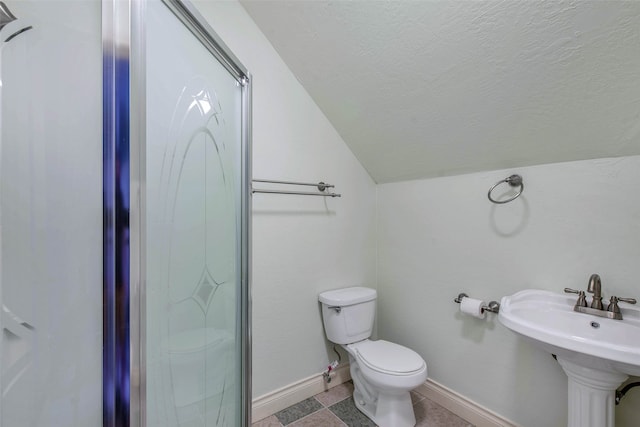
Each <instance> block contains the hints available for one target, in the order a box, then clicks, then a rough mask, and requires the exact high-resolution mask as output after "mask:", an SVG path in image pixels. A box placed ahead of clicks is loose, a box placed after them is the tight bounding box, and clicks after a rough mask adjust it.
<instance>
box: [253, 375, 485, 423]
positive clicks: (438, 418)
mask: <svg viewBox="0 0 640 427" xmlns="http://www.w3.org/2000/svg"><path fill="white" fill-rule="evenodd" d="M352 394H353V383H352V382H351V381H349V382H346V383H344V384H340V385H339V386H336V387H334V388H332V389H331V390H329V391H325V392H323V393H320V394H317V395H315V396H313V397H310V398H309V399H307V400H303V401H302V402H300V403H297V404H295V405H293V406H290V407H288V408H286V409H283V410H282V411H280V412H278V413H276V414H275V415H271V416H270V417H267V418H265V419H263V420H260V421H257V422H255V423H253V424H252V427H282V426H290V427H302V426H306V427H320V426H321V427H344V426H349V427H376V425H375V424H374V423H373V422H372V421H371V420H370V419H369V418H367V417H366V416H365V415H364V414H363V413H361V412H360V411H359V410H358V409H357V408H356V406H355V404H354V403H353V397H352ZM411 399H412V400H413V410H414V412H415V414H416V427H473V425H472V424H470V423H468V422H467V421H465V420H463V419H462V418H460V417H458V416H457V415H455V414H453V413H452V412H450V411H448V410H446V409H445V408H443V407H442V406H440V405H438V404H437V403H434V402H433V401H431V400H429V399H427V398H426V397H424V396H422V395H421V394H418V393H416V392H411Z"/></svg>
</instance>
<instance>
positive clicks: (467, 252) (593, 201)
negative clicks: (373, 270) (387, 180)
mask: <svg viewBox="0 0 640 427" xmlns="http://www.w3.org/2000/svg"><path fill="white" fill-rule="evenodd" d="M511 173H520V174H521V175H522V176H523V178H524V183H525V190H524V194H523V195H522V197H520V198H519V199H517V200H516V201H514V202H512V203H509V204H505V205H494V204H491V203H490V202H489V201H488V200H487V196H486V194H487V190H488V188H489V187H490V186H491V185H492V184H494V183H495V182H497V181H499V180H501V179H503V178H505V177H506V176H508V175H510V174H511ZM638 182H640V156H634V157H626V158H617V159H599V160H590V161H580V162H570V163H561V164H551V165H542V166H535V167H527V168H521V169H518V170H507V171H492V172H486V173H477V174H472V175H461V176H453V177H448V178H438V179H430V180H419V181H409V182H400V183H393V184H384V185H380V186H379V187H378V189H379V192H378V200H379V202H378V208H379V210H378V216H379V222H378V246H379V257H378V261H379V265H378V268H379V281H378V290H379V301H378V313H379V317H378V331H379V335H380V337H381V338H388V339H390V340H393V341H396V342H399V343H401V344H404V345H407V346H409V347H411V348H413V349H415V350H416V351H417V352H418V353H420V354H421V355H422V356H423V357H424V358H425V359H426V361H427V364H428V369H429V377H430V378H433V379H434V380H436V381H438V382H441V383H442V384H444V385H445V386H447V387H450V388H452V389H453V390H455V391H457V392H459V393H461V394H462V395H464V396H467V397H468V398H470V399H472V400H474V401H476V402H479V403H480V404H482V405H485V406H486V407H488V408H490V409H492V410H494V411H495V412H497V413H499V414H502V415H504V416H506V417H507V418H509V419H512V420H513V421H515V422H517V423H520V424H522V425H523V426H531V427H533V426H562V425H566V416H567V415H566V405H567V400H566V394H567V386H566V382H567V381H566V377H565V375H564V373H563V371H562V369H561V368H560V366H559V365H558V364H557V363H556V362H555V361H554V360H553V359H552V357H551V356H550V355H549V354H547V353H545V352H544V351H541V350H538V349H536V348H534V347H533V346H532V345H530V344H529V343H526V342H524V341H523V340H521V339H519V338H518V337H516V335H515V334H514V333H512V332H510V331H509V330H507V329H506V328H505V327H503V326H502V325H501V324H500V323H499V322H498V321H497V318H496V317H495V316H493V315H490V316H489V319H488V320H486V321H482V320H478V319H475V318H470V317H468V316H462V315H461V314H460V313H459V312H458V305H457V304H455V303H454V302H453V298H454V297H455V296H457V294H458V293H459V292H461V291H465V292H467V293H468V294H469V295H470V296H472V297H477V298H482V299H487V300H489V299H497V300H499V299H500V298H501V297H502V296H504V295H510V294H513V293H515V292H517V291H519V290H522V289H525V288H541V289H549V290H554V291H558V292H561V291H562V289H563V288H564V287H571V288H580V289H585V288H586V284H587V280H588V278H589V275H590V274H592V273H599V274H600V275H601V276H602V280H603V282H602V283H603V293H604V294H605V296H610V295H618V296H625V297H636V298H638V297H640V288H639V287H638V282H639V280H640V279H639V278H640V264H639V263H638V260H639V259H640V244H639V243H638V242H640V199H639V198H638V189H637V184H638ZM637 394H640V393H637V392H635V393H634V391H632V392H630V393H629V395H628V397H627V398H626V399H628V400H626V401H623V403H622V405H621V406H620V407H619V409H618V410H617V424H616V425H617V426H620V427H622V426H632V425H637V423H638V419H640V409H639V408H640V407H639V406H638V402H640V396H636V395H637Z"/></svg>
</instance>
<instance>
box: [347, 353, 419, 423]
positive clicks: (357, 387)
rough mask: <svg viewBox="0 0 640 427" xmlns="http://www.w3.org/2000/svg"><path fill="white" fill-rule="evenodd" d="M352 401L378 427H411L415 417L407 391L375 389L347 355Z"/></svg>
mask: <svg viewBox="0 0 640 427" xmlns="http://www.w3.org/2000/svg"><path fill="white" fill-rule="evenodd" d="M349 359H350V362H351V369H350V371H351V379H352V380H353V385H354V390H353V401H354V403H355V405H356V408H358V409H359V410H360V412H362V413H363V414H365V415H366V416H367V417H368V418H369V419H371V421H373V422H374V423H376V424H377V425H378V426H380V427H413V426H415V425H416V417H415V414H414V412H413V404H412V403H411V394H410V393H409V391H408V390H407V391H397V390H396V391H388V392H387V391H385V390H376V389H374V388H373V387H371V385H370V384H368V383H367V381H366V380H365V379H364V378H363V375H362V372H361V371H360V367H359V366H358V364H357V363H356V362H355V361H354V360H353V357H352V356H351V355H349Z"/></svg>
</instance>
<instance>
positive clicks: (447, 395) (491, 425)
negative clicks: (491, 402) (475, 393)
mask: <svg viewBox="0 0 640 427" xmlns="http://www.w3.org/2000/svg"><path fill="white" fill-rule="evenodd" d="M415 391H417V392H418V393H420V394H421V395H423V396H425V397H427V398H429V399H430V400H433V401H434V402H436V403H437V404H439V405H440V406H443V407H444V408H446V409H448V410H449V411H451V412H453V413H454V414H456V415H457V416H459V417H461V418H464V419H465V420H467V421H469V422H470V423H471V424H473V425H475V426H476V427H519V425H518V424H515V423H514V422H513V421H510V420H508V419H506V418H504V417H502V416H501V415H498V414H496V413H495V412H493V411H491V410H489V409H487V408H485V407H484V406H481V405H479V404H477V403H475V402H473V401H471V400H469V399H467V398H466V397H464V396H462V395H460V394H458V393H456V392H455V391H453V390H451V389H449V388H447V387H445V386H443V385H442V384H439V383H437V382H435V381H433V380H432V379H430V378H429V379H427V381H426V382H425V383H424V384H422V385H421V386H419V387H418V388H416V390H415Z"/></svg>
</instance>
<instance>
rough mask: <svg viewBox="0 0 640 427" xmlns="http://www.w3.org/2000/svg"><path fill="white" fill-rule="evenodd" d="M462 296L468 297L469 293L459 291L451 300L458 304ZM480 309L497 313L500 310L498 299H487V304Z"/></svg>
mask: <svg viewBox="0 0 640 427" xmlns="http://www.w3.org/2000/svg"><path fill="white" fill-rule="evenodd" d="M462 298H469V295H467V294H465V293H464V292H461V293H459V294H458V296H457V297H456V298H455V299H454V300H453V302H455V303H456V304H460V303H461V302H462ZM482 311H490V312H492V313H498V312H499V311H500V303H499V302H498V301H489V303H488V304H487V305H483V306H482Z"/></svg>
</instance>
